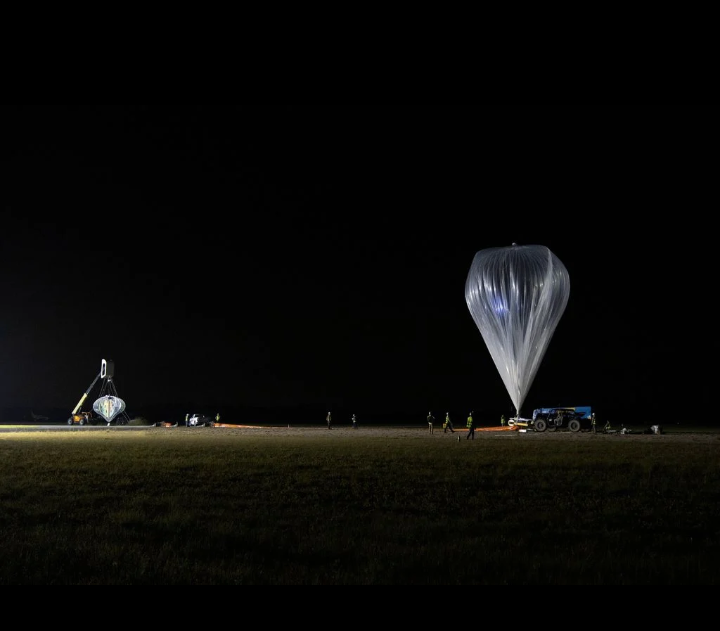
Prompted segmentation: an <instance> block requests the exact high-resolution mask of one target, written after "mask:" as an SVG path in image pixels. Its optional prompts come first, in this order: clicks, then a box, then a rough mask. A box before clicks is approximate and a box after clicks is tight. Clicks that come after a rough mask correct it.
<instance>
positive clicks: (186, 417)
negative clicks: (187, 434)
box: [185, 414, 190, 426]
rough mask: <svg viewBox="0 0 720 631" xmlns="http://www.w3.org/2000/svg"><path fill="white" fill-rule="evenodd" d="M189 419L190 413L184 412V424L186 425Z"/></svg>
mask: <svg viewBox="0 0 720 631" xmlns="http://www.w3.org/2000/svg"><path fill="white" fill-rule="evenodd" d="M189 421H190V415H189V414H186V415H185V425H186V426H187V424H188V422H189Z"/></svg>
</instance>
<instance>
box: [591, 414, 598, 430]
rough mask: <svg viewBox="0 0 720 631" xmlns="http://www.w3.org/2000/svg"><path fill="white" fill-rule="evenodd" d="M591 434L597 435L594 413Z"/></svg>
mask: <svg viewBox="0 0 720 631" xmlns="http://www.w3.org/2000/svg"><path fill="white" fill-rule="evenodd" d="M591 418H592V433H593V434H597V421H596V420H595V412H593V414H592V417H591Z"/></svg>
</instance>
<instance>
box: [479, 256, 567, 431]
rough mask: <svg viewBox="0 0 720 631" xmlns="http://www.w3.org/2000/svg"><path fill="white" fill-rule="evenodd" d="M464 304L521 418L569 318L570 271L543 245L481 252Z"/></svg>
mask: <svg viewBox="0 0 720 631" xmlns="http://www.w3.org/2000/svg"><path fill="white" fill-rule="evenodd" d="M465 298H466V300H467V304H468V308H469V309H470V313H471V315H472V317H473V320H474V321H475V324H476V325H477V327H478V329H480V333H481V334H482V337H483V339H484V340H485V344H486V346H487V348H488V350H489V351H490V355H491V357H492V358H493V361H494V362H495V366H496V367H497V369H498V372H499V373H500V376H501V377H502V380H503V383H504V384H505V387H506V388H507V391H508V393H509V394H510V398H511V399H512V402H513V403H514V404H515V409H516V410H517V416H518V417H519V416H520V410H521V408H522V405H523V403H524V402H525V397H526V396H527V393H528V392H529V391H530V387H531V386H532V383H533V381H534V379H535V376H536V375H537V372H538V368H540V364H541V363H542V360H543V357H544V356H545V352H546V351H547V349H548V345H549V344H550V340H551V339H552V336H553V334H554V333H555V329H556V328H557V325H558V323H559V322H560V318H562V316H563V314H564V313H565V308H566V307H567V303H568V300H569V298H570V276H569V274H568V271H567V269H566V268H565V265H563V263H562V262H561V261H560V259H558V258H557V256H555V254H553V253H552V252H551V251H550V249H549V248H547V247H545V246H544V245H517V244H516V243H513V244H512V246H510V247H500V248H488V249H485V250H480V251H479V252H478V253H477V254H476V255H475V258H474V259H473V263H472V266H471V268H470V273H469V274H468V278H467V282H466V284H465Z"/></svg>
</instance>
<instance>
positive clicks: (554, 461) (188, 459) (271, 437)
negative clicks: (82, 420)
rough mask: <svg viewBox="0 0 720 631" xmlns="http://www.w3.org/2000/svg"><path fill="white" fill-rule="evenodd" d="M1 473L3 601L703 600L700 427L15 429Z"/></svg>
mask: <svg viewBox="0 0 720 631" xmlns="http://www.w3.org/2000/svg"><path fill="white" fill-rule="evenodd" d="M458 438H459V439H460V440H458ZM0 474H1V478H0V479H2V484H1V485H0V507H1V508H2V510H1V511H0V530H1V531H2V533H3V537H2V539H0V584H3V585H11V584H21V585H63V584H72V585H90V584H117V585H119V584H133V585H160V584H166V585H195V584H211V585H213V584H214V585H220V584H222V585H249V584H265V585H280V584H293V585H299V584H314V585H329V584H356V585H359V584H383V585H413V584H415V585H419V584H425V585H468V584H473V585H487V584H497V585H541V584H552V585H570V584H587V585H640V584H648V585H650V584H654V585H680V584H683V585H685V584H708V585H717V584H719V583H720V433H718V432H715V431H711V430H703V431H696V432H695V431H689V428H688V429H686V430H684V431H682V432H679V431H678V432H674V433H667V434H666V435H660V436H655V435H653V436H647V435H633V434H631V435H627V436H619V435H592V434H587V433H581V434H569V433H554V434H550V433H548V434H542V435H540V434H522V435H521V434H519V433H517V432H503V433H492V432H487V433H482V432H481V433H479V434H478V436H477V439H476V440H475V441H467V440H465V435H464V434H460V433H458V434H456V435H451V434H443V432H442V430H441V429H440V430H438V429H436V430H435V434H434V435H432V436H430V435H429V434H428V432H427V429H426V428H421V429H420V428H419V429H414V428H363V427H362V426H361V429H360V430H359V431H353V430H351V429H349V428H338V429H336V430H333V431H327V430H326V429H320V428H299V429H281V428H266V429H247V430H245V429H237V430H236V429H219V428H176V429H165V428H145V429H133V430H127V431H124V430H117V429H114V428H101V429H94V430H92V431H74V430H71V429H65V430H56V431H29V432H28V431H20V432H7V433H0Z"/></svg>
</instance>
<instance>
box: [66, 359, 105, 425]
mask: <svg viewBox="0 0 720 631" xmlns="http://www.w3.org/2000/svg"><path fill="white" fill-rule="evenodd" d="M101 374H102V370H101V371H100V372H99V373H98V374H97V377H95V379H93V382H92V383H91V384H90V387H89V388H88V389H87V390H85V394H83V395H82V398H81V399H80V401H79V402H78V404H77V405H76V406H75V409H74V410H73V411H72V415H73V416H75V414H77V413H78V411H79V410H80V408H82V406H83V403H85V399H87V398H88V395H89V394H90V391H91V390H92V389H93V388H94V387H95V384H96V383H97V380H98V379H100V375H101Z"/></svg>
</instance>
